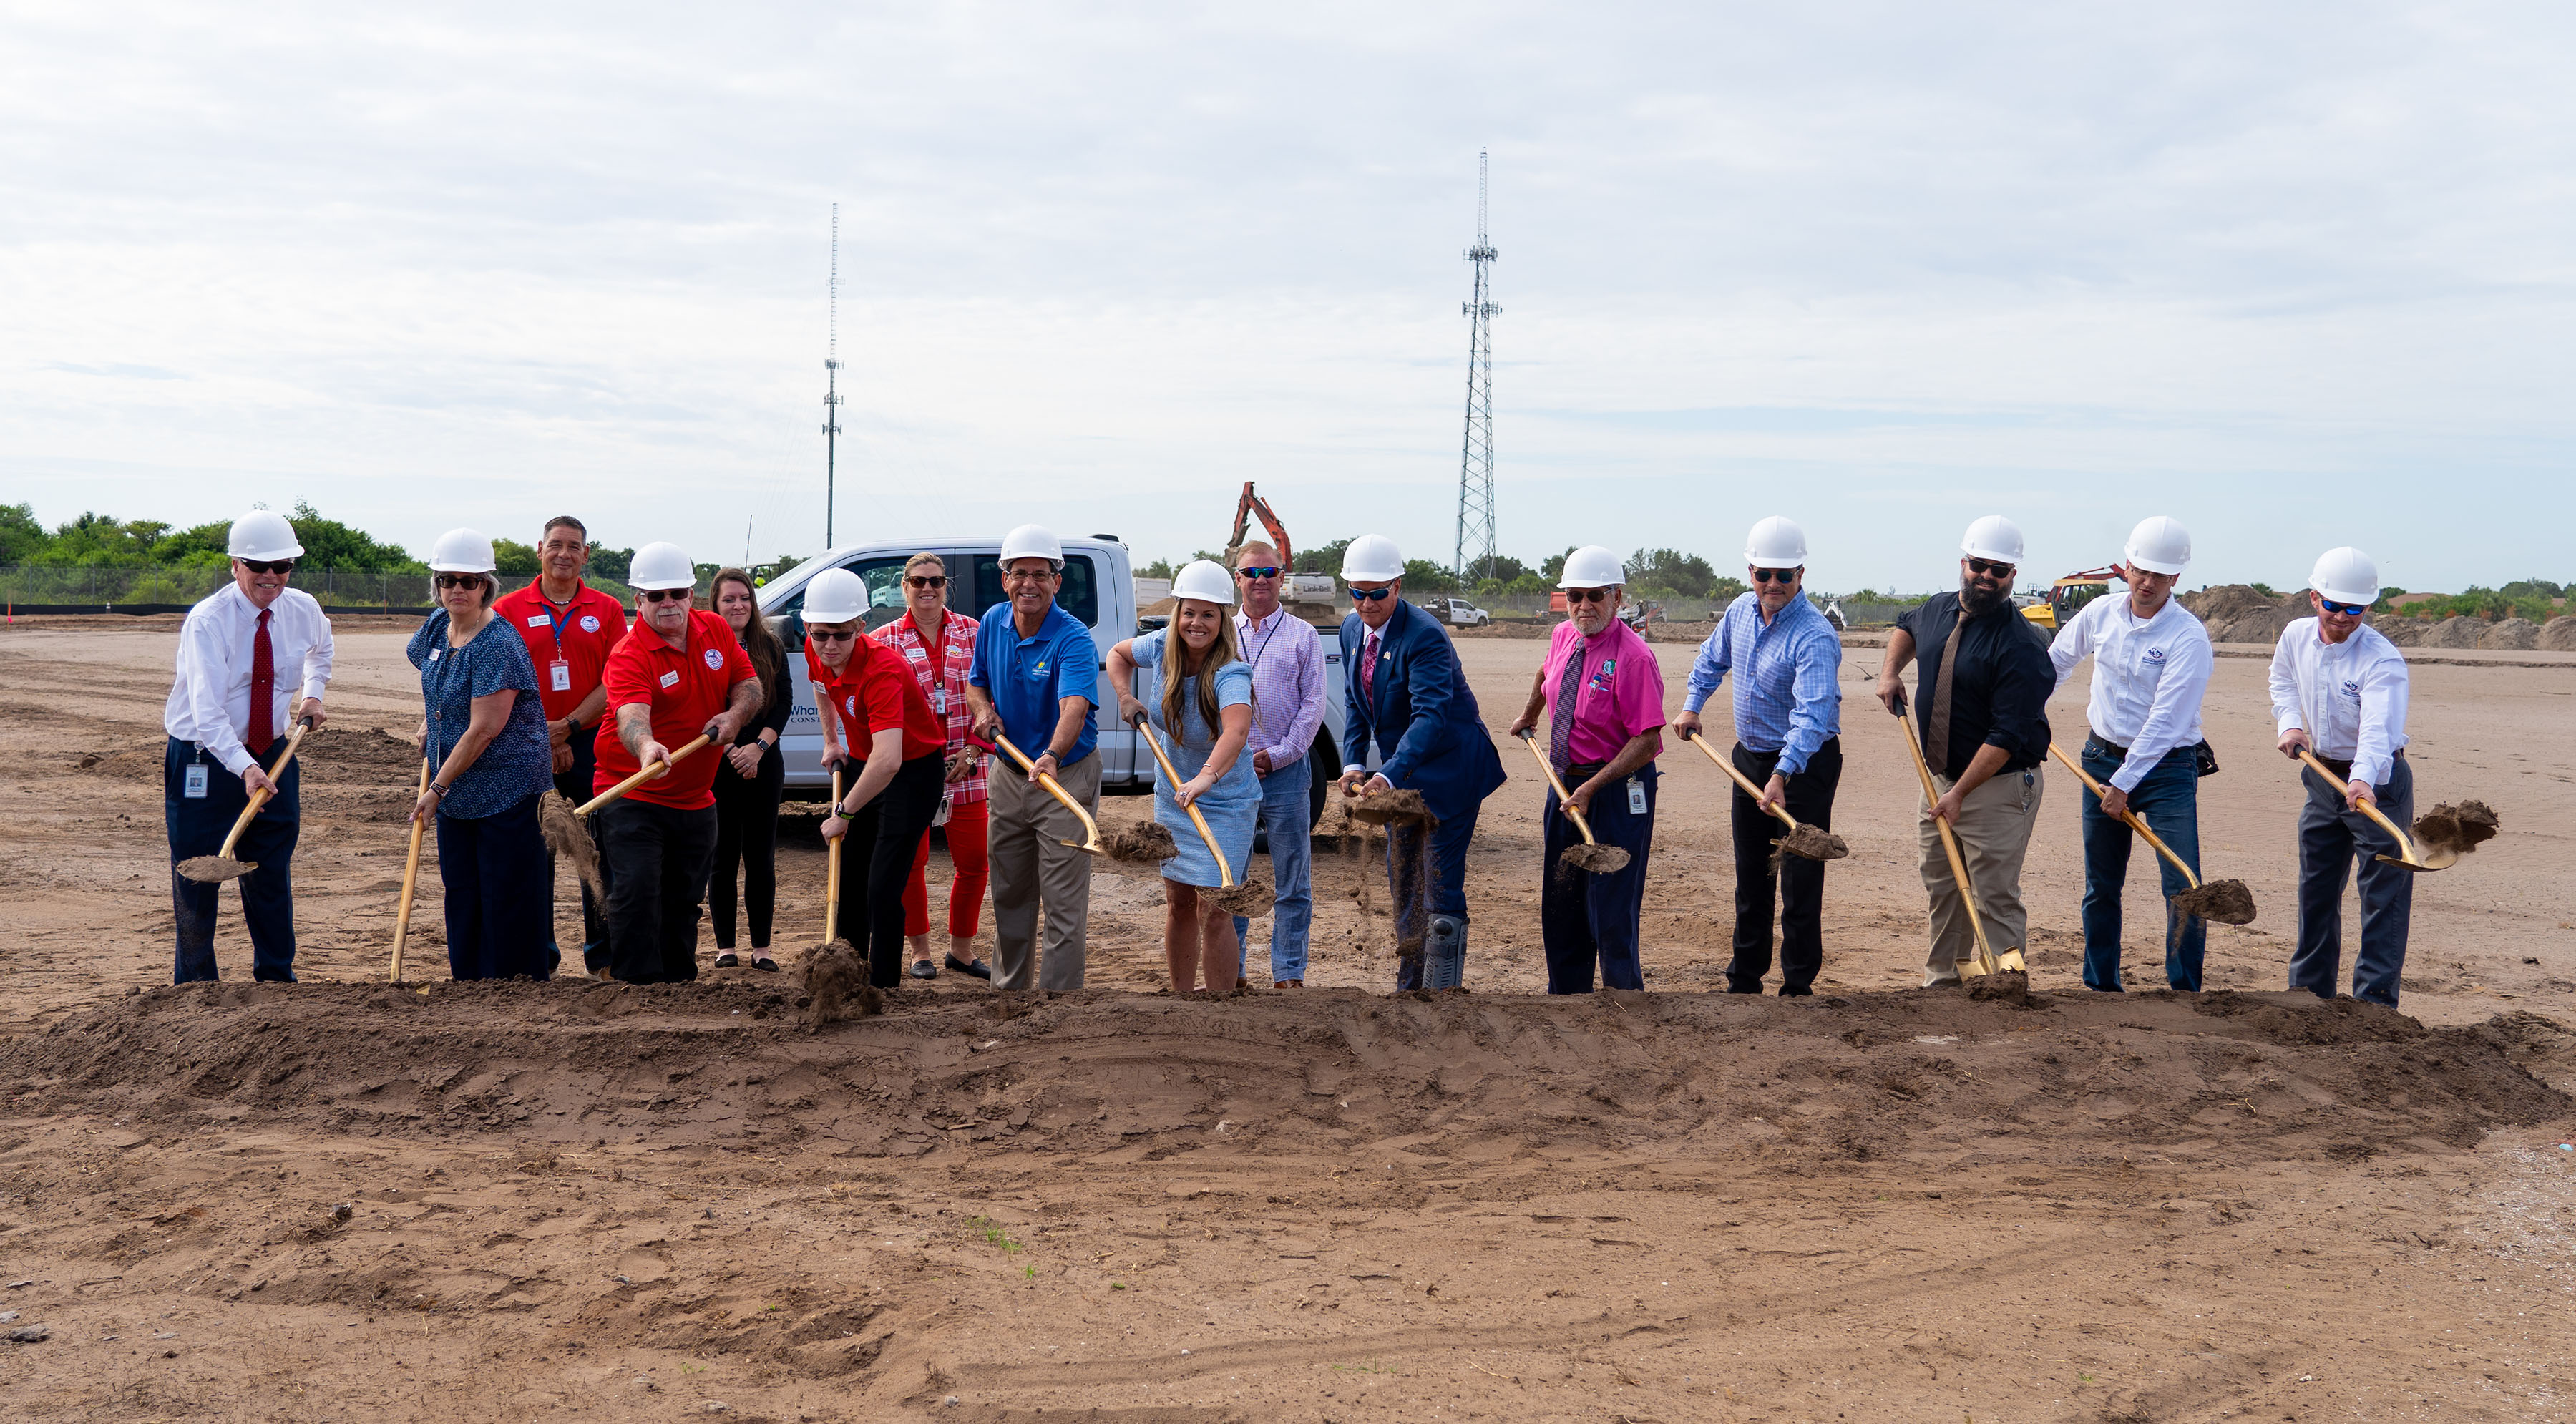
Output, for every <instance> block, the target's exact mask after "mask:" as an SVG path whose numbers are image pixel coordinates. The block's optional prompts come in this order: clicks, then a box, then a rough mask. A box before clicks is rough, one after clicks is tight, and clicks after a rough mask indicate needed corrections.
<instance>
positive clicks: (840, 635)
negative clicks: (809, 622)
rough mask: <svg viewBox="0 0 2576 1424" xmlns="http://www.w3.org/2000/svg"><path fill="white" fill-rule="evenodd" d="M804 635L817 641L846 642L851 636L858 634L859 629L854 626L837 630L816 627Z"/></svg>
mask: <svg viewBox="0 0 2576 1424" xmlns="http://www.w3.org/2000/svg"><path fill="white" fill-rule="evenodd" d="M806 636H807V637H810V638H812V639H813V640H814V641H815V642H818V643H846V642H848V641H850V640H851V639H852V638H855V637H857V636H859V630H858V629H856V628H842V629H839V630H834V629H830V628H817V629H815V630H813V631H812V632H811V633H808V634H807V635H806Z"/></svg>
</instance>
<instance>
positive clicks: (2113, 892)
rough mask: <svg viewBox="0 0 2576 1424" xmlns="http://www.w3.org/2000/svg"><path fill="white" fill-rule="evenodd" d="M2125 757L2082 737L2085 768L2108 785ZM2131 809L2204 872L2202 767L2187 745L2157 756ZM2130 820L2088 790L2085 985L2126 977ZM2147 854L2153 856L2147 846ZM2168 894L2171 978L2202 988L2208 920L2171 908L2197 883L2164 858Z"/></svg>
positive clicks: (2110, 986) (2112, 988)
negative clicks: (2123, 944)
mask: <svg viewBox="0 0 2576 1424" xmlns="http://www.w3.org/2000/svg"><path fill="white" fill-rule="evenodd" d="M2122 760H2123V758H2122V756H2121V755H2120V753H2119V752H2117V751H2114V750H2113V749H2112V748H2111V747H2110V746H2109V745H2108V744H2106V743H2105V742H2103V740H2102V739H2101V738H2099V737H2088V738H2086V739H2085V741H2084V772H2085V774H2086V775H2088V776H2090V777H2092V778H2093V779H2094V780H2095V781H2098V782H2101V783H2102V784H2103V785H2105V786H2107V785H2109V784H2110V782H2111V774H2112V773H2113V772H2116V771H2118V770H2119V769H2120V763H2121V762H2122ZM2129 809H2130V810H2131V811H2134V812H2136V813H2137V817H2138V819H2139V820H2141V821H2144V822H2146V823H2147V829H2148V830H2151V831H2153V832H2155V833H2156V835H2157V837H2158V838H2160V839H2161V840H2163V841H2164V843H2165V844H2166V845H2168V846H2170V847H2172V848H2173V853H2174V854H2176V855H2178V856H2181V857H2182V859H2183V863H2184V864H2186V865H2188V866H2190V867H2191V873H2192V874H2194V875H2198V874H2199V873H2200V767H2199V766H2198V764H2197V762H2196V759H2195V758H2194V757H2193V756H2192V753H2191V749H2190V748H2188V747H2176V748H2174V749H2173V750H2172V751H2169V752H2167V753H2165V754H2164V756H2162V757H2161V758H2159V759H2158V760H2157V762H2156V768H2155V770H2153V771H2150V772H2148V773H2147V774H2146V775H2145V776H2143V777H2141V778H2139V780H2138V784H2137V787H2136V789H2134V790H2132V791H2131V792H2130V793H2129ZM2137 838H2138V837H2137V835H2136V833H2135V832H2133V831H2131V830H2130V829H2129V823H2128V822H2126V821H2121V820H2116V819H2114V818H2112V817H2110V816H2106V815H2104V814H2102V798H2101V797H2099V796H2096V795H2094V794H2093V792H2092V791H2091V790H2090V789H2089V788H2088V789H2087V790H2086V791H2085V792H2084V987H2086V988H2088V989H2102V990H2107V991H2109V992H2112V993H2118V992H2119V991H2120V989H2121V988H2122V987H2123V986H2122V984H2121V982H2120V891H2121V888H2122V886H2123V885H2125V884H2126V883H2127V881H2128V878H2129V850H2130V847H2131V844H2132V843H2133V842H2135V841H2136V840H2137ZM2148 853H2149V854H2150V855H2153V854H2154V848H2153V847H2149V848H2148ZM2155 862H2156V868H2157V869H2158V870H2159V871H2161V872H2163V878H2162V884H2163V889H2164V899H2165V914H2164V919H2165V982H2166V983H2167V984H2169V985H2171V986H2173V987H2174V988H2176V989H2182V990H2187V991H2193V992H2197V991H2198V990H2199V988H2200V964H2201V957H2202V953H2203V951H2204V950H2206V949H2207V947H2208V945H2209V922H2208V921H2207V920H2204V919H2201V918H2200V917H2199V916H2197V915H2185V914H2182V913H2180V912H2179V911H2177V910H2175V909H2174V908H2173V897H2175V896H2176V895H2179V894H2181V893H2182V892H2184V891H2185V890H2188V889H2190V888H2191V882H2189V881H2187V880H2185V879H2183V874H2182V872H2181V871H2179V870H2176V869H2174V867H2173V863H2172V862H2171V861H2168V860H2166V859H2165V858H2164V857H2163V856H2160V855H2158V856H2156V857H2155Z"/></svg>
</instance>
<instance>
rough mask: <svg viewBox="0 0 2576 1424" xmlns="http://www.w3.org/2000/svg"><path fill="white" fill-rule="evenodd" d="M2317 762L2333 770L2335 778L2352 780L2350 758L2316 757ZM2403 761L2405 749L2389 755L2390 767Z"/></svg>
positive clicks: (2402, 748)
mask: <svg viewBox="0 0 2576 1424" xmlns="http://www.w3.org/2000/svg"><path fill="white" fill-rule="evenodd" d="M2317 760H2319V761H2321V762H2324V763H2325V764H2326V765H2327V766H2329V767H2331V768H2333V769H2334V774H2335V775H2336V776H2338V777H2340V778H2342V779H2343V780H2345V781H2350V780H2352V758H2350V757H2330V756H2321V757H2318V758H2317ZM2404 760H2406V749H2405V748H2404V747H2399V748H2398V749H2397V750H2396V751H2394V752H2391V753H2389V763H2390V765H2392V766H2394V765H2395V764H2396V763H2398V762H2401V761H2404Z"/></svg>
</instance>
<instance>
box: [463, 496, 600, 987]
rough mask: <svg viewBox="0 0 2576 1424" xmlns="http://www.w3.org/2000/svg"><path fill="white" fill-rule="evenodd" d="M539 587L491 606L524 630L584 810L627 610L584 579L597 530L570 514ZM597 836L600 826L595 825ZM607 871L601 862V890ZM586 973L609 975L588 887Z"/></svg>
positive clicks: (542, 543)
mask: <svg viewBox="0 0 2576 1424" xmlns="http://www.w3.org/2000/svg"><path fill="white" fill-rule="evenodd" d="M537 568H538V573H537V581H536V582H534V583H532V584H529V585H528V586H527V587H525V588H519V589H513V590H511V591H510V592H508V593H505V594H502V595H501V596H500V597H499V598H496V599H494V600H492V616H493V617H495V618H498V619H500V620H502V621H503V622H505V623H507V624H509V625H510V626H511V627H512V628H514V629H516V630H518V634H519V638H520V640H521V641H523V642H525V643H526V644H527V645H528V661H530V662H531V663H534V664H535V665H536V669H537V700H538V701H539V702H541V703H543V704H544V705H545V712H546V738H547V741H548V742H549V743H550V744H551V745H552V746H553V748H554V750H553V753H552V755H553V760H554V779H555V790H556V791H557V792H559V793H561V794H562V796H563V798H564V799H565V800H567V801H570V802H572V803H573V804H574V805H576V806H578V805H580V804H581V803H582V802H584V801H587V800H589V799H590V798H591V789H590V788H591V783H592V782H593V781H594V780H596V779H597V776H598V772H599V755H598V751H597V749H596V748H597V743H598V740H599V719H600V718H601V717H603V716H605V715H606V714H607V711H608V689H607V686H606V685H605V684H604V683H602V682H601V681H600V674H601V672H602V670H604V669H605V668H606V667H607V666H608V653H609V650H610V649H612V648H614V647H616V646H617V645H618V643H619V642H621V641H622V640H624V638H625V637H626V609H625V606H624V605H622V604H620V603H619V602H618V601H617V600H616V599H615V598H614V597H611V596H610V595H608V594H606V593H603V592H601V591H600V590H598V589H595V588H592V587H591V586H590V585H589V584H587V583H585V582H583V581H582V575H583V574H585V573H588V572H589V571H590V530H589V528H588V527H587V526H585V525H584V524H583V523H582V522H581V521H580V520H578V519H575V518H574V517H573V516H571V515H569V514H558V515H556V516H555V517H554V518H552V519H549V520H547V521H546V527H545V529H544V530H543V531H542V532H541V533H539V535H538V536H537ZM591 833H592V834H593V835H594V836H595V835H597V834H598V827H597V826H595V825H594V826H593V827H591ZM607 873H608V866H607V863H606V862H605V861H603V862H601V864H600V876H601V882H600V883H601V885H602V887H603V888H604V887H605V886H606V884H607ZM554 886H555V877H554V849H553V848H552V847H551V846H550V847H548V848H547V850H546V958H547V961H548V966H549V968H551V967H552V966H553V965H554V964H556V963H560V962H561V961H562V959H563V955H562V952H561V951H560V950H559V949H557V948H556V943H555V933H554V924H555V916H554ZM581 958H582V968H583V969H584V970H585V971H586V972H588V973H591V974H605V973H607V972H608V919H607V916H606V915H605V914H604V913H603V911H602V906H601V905H600V901H599V897H596V896H594V895H592V894H591V893H590V887H589V886H588V885H583V886H582V887H581Z"/></svg>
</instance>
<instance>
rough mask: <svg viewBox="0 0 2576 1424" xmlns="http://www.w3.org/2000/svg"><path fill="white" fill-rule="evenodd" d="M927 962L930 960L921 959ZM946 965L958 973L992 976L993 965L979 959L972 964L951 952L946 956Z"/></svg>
mask: <svg viewBox="0 0 2576 1424" xmlns="http://www.w3.org/2000/svg"><path fill="white" fill-rule="evenodd" d="M929 962H930V961H928V960H926V959H925V960H923V961H922V963H924V964H927V963H929ZM948 967H949V968H951V969H954V970H956V971H957V972H958V973H960V974H972V975H974V976H975V977H976V978H978V979H990V978H992V977H993V966H991V965H989V964H986V963H985V962H984V961H982V960H980V959H979V960H976V961H975V962H974V963H972V964H968V963H966V962H965V961H964V960H962V959H959V958H958V957H957V956H956V955H953V954H952V955H949V956H948Z"/></svg>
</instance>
